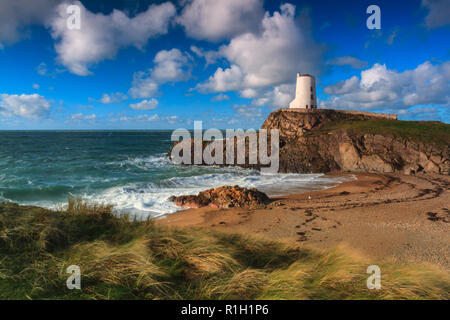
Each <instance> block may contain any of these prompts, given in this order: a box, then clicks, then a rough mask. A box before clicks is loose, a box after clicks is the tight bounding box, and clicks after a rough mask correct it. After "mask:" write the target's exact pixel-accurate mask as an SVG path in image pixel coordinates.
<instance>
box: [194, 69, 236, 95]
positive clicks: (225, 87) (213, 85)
mask: <svg viewBox="0 0 450 320" xmlns="http://www.w3.org/2000/svg"><path fill="white" fill-rule="evenodd" d="M243 79H244V74H243V72H242V70H241V68H240V67H239V66H237V65H232V66H231V67H230V68H227V69H225V70H224V69H222V68H217V70H216V72H215V73H214V75H212V76H211V77H209V79H208V81H207V82H206V83H201V84H198V85H197V89H199V91H201V92H223V91H233V90H239V89H241V88H242V87H243V83H242V82H243Z"/></svg>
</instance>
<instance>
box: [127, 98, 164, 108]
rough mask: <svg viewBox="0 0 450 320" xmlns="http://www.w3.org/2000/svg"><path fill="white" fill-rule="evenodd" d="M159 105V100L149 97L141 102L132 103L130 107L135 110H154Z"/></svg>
mask: <svg viewBox="0 0 450 320" xmlns="http://www.w3.org/2000/svg"><path fill="white" fill-rule="evenodd" d="M157 106H158V100H156V99H153V98H152V99H149V100H142V101H141V102H139V103H134V104H130V108H131V109H134V110H153V109H155V108H156V107H157Z"/></svg>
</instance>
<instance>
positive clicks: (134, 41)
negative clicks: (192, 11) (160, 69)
mask: <svg viewBox="0 0 450 320" xmlns="http://www.w3.org/2000/svg"><path fill="white" fill-rule="evenodd" d="M75 4H77V5H78V6H80V8H81V30H70V29H69V28H67V25H66V23H67V11H66V10H67V7H68V6H69V3H62V4H60V5H59V6H58V7H57V8H56V13H55V15H54V16H52V17H51V18H50V19H49V20H48V21H47V25H48V27H49V28H50V30H51V35H52V37H53V38H54V39H55V40H56V41H57V43H56V44H55V50H56V52H57V54H58V61H59V62H60V63H61V64H62V65H64V66H65V67H67V68H68V69H69V70H70V72H72V73H74V74H77V75H81V76H85V75H88V74H90V73H91V72H90V71H89V67H90V65H92V64H94V63H98V62H100V61H102V60H105V59H111V58H113V57H114V56H115V55H116V53H117V51H118V50H119V49H120V48H123V47H127V46H134V47H136V48H139V49H141V48H142V47H143V46H144V45H145V44H146V43H147V41H148V39H150V38H152V37H156V36H158V35H161V34H165V33H167V32H168V25H169V21H170V19H171V18H172V17H173V16H174V15H175V14H176V10H175V7H174V5H173V4H172V3H170V2H164V3H162V4H160V5H151V6H149V7H148V9H147V11H144V12H141V13H139V14H137V15H136V16H135V17H133V18H130V17H128V16H127V15H126V14H125V13H124V12H122V11H120V10H117V9H114V10H113V12H112V13H111V14H109V15H104V14H102V13H97V14H94V13H91V12H90V11H89V10H87V9H86V8H85V7H84V6H83V5H82V4H81V3H80V2H79V1H76V2H75Z"/></svg>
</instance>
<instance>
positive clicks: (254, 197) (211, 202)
mask: <svg viewBox="0 0 450 320" xmlns="http://www.w3.org/2000/svg"><path fill="white" fill-rule="evenodd" d="M171 200H173V202H174V203H175V204H176V205H177V206H180V207H188V208H201V207H205V206H210V207H213V208H232V207H255V206H259V205H264V204H266V203H268V201H269V197H268V196H267V195H266V194H265V193H263V192H260V191H258V190H257V189H255V188H253V189H247V188H243V187H239V186H234V187H232V186H223V187H219V188H216V189H209V190H205V191H202V192H200V193H199V194H198V195H196V196H195V195H187V196H179V197H175V198H171Z"/></svg>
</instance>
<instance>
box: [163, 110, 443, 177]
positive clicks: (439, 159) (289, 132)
mask: <svg viewBox="0 0 450 320" xmlns="http://www.w3.org/2000/svg"><path fill="white" fill-rule="evenodd" d="M261 128H262V129H267V130H268V132H270V129H278V130H279V134H280V149H279V172H283V173H317V172H321V173H326V172H330V171H336V170H343V171H349V172H401V173H405V174H415V173H418V172H423V173H438V174H446V175H449V174H450V148H449V146H450V125H448V124H445V123H441V122H432V121H420V122H417V121H397V120H396V115H387V114H376V113H370V112H357V111H339V110H327V109H312V110H311V109H309V110H308V109H280V110H277V111H275V112H273V113H271V114H270V115H269V117H268V118H267V119H266V121H265V122H264V123H263V125H262V127H261ZM180 143H187V144H188V146H189V145H190V148H191V157H192V159H191V163H194V157H193V154H194V146H193V145H194V144H193V140H192V139H191V140H187V141H183V142H180ZM210 143H211V142H207V141H203V149H205V147H206V146H207V145H208V144H210ZM177 144H178V142H175V143H174V146H175V145H177ZM233 145H235V146H236V140H235V141H234V143H233ZM172 148H173V147H172ZM223 148H224V150H223V155H224V160H223V163H226V162H225V154H226V149H225V143H224V144H223ZM169 155H170V151H169ZM248 157H249V154H248V141H246V154H245V158H246V161H245V164H239V166H241V167H247V168H253V169H260V168H261V167H262V166H261V165H259V164H249V161H248ZM234 163H237V162H236V157H235V162H234ZM202 164H203V165H206V164H205V163H204V162H203V163H202Z"/></svg>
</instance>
